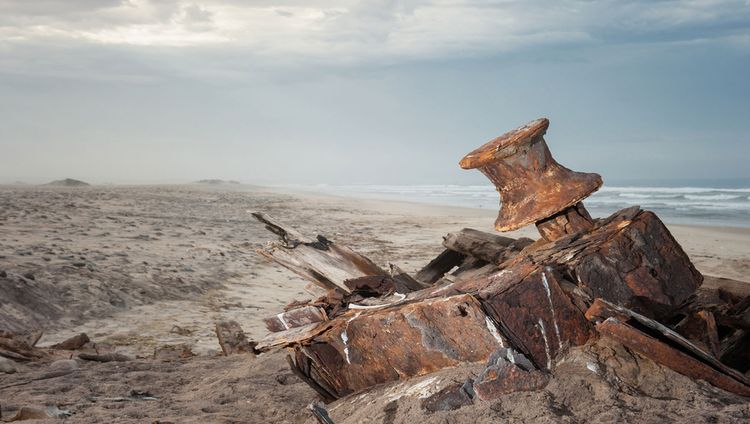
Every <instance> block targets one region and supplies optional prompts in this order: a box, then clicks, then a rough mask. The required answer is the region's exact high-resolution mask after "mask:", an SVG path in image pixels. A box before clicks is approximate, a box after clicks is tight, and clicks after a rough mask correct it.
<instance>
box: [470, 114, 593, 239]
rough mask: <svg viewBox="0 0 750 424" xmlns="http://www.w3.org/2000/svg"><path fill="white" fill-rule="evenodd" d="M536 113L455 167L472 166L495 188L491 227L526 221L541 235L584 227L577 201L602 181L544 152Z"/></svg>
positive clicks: (542, 126) (587, 224)
mask: <svg viewBox="0 0 750 424" xmlns="http://www.w3.org/2000/svg"><path fill="white" fill-rule="evenodd" d="M547 127H549V120H548V119H546V118H540V119H537V120H536V121H532V122H530V123H528V124H526V125H524V126H521V127H518V128H516V129H514V130H512V131H509V132H507V133H505V134H503V135H501V136H500V137H497V138H495V139H494V140H491V141H489V142H488V143H486V144H484V145H483V146H481V147H479V148H478V149H476V150H474V151H473V152H471V153H469V154H468V155H466V156H465V157H464V158H463V159H461V162H460V163H459V164H460V165H461V168H464V169H474V168H478V169H479V170H480V171H481V172H482V173H483V174H484V175H486V176H487V178H489V179H490V181H492V183H493V184H494V185H495V187H497V191H498V192H499V193H500V199H501V201H502V206H501V208H500V213H499V214H498V217H497V220H496V221H495V229H496V230H498V231H511V230H515V229H517V228H521V227H523V226H524V225H527V224H530V223H532V222H534V223H536V226H537V229H538V230H539V233H540V234H541V235H542V237H544V238H545V239H546V240H550V241H551V240H555V239H557V238H560V237H562V236H564V235H566V234H572V233H576V232H578V231H582V230H587V229H589V228H591V227H592V226H593V221H592V219H591V216H590V215H589V213H588V212H587V211H586V208H584V206H583V204H582V203H580V202H581V201H582V200H583V199H585V198H586V197H588V196H589V195H591V193H593V192H595V191H596V190H598V189H599V187H601V185H602V177H601V176H599V174H594V173H583V172H575V171H571V170H570V169H568V168H566V167H564V166H562V165H560V164H559V163H557V162H556V161H555V159H554V158H553V157H552V154H550V151H549V148H548V147H547V143H546V142H545V141H544V137H543V136H544V133H545V132H546V131H547Z"/></svg>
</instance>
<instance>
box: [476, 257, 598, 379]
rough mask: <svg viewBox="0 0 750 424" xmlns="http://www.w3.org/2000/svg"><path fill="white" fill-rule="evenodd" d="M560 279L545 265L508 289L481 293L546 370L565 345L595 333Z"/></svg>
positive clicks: (507, 329) (518, 343)
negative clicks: (562, 286)
mask: <svg viewBox="0 0 750 424" xmlns="http://www.w3.org/2000/svg"><path fill="white" fill-rule="evenodd" d="M558 279H559V276H558V274H557V272H555V271H554V270H553V269H552V268H549V267H546V268H542V269H539V270H537V271H536V272H534V273H532V274H530V275H528V276H527V277H525V278H524V279H523V280H522V281H521V282H520V283H517V284H516V285H514V286H512V287H511V288H509V289H507V290H505V291H502V292H499V293H497V292H493V291H491V290H489V289H488V290H485V291H483V292H482V294H481V296H482V303H483V304H484V305H485V306H486V307H487V308H488V310H489V312H490V314H491V315H492V317H493V318H494V319H495V320H496V321H497V322H499V323H500V327H501V328H502V330H503V333H504V334H506V335H507V336H508V338H509V339H510V342H511V344H512V345H513V346H514V347H516V348H518V349H520V350H521V351H522V352H523V353H524V354H525V355H526V356H528V357H529V358H530V359H531V360H532V361H533V362H534V363H535V364H536V365H537V367H539V368H541V369H545V370H549V369H551V368H552V367H553V363H554V359H555V357H556V356H557V354H558V353H560V352H561V351H562V350H563V349H564V348H565V347H566V346H579V345H582V344H584V343H586V341H587V340H588V339H589V338H590V337H591V336H592V335H593V334H594V332H593V329H592V328H591V325H590V323H589V322H588V321H587V320H586V318H585V317H584V315H583V313H582V312H581V311H580V310H579V309H578V308H576V307H575V306H574V305H573V303H572V302H571V301H570V299H569V298H568V296H567V295H566V294H565V292H564V291H563V290H562V289H561V288H560V285H559V283H558Z"/></svg>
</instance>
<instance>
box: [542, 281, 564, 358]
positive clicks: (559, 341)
mask: <svg viewBox="0 0 750 424" xmlns="http://www.w3.org/2000/svg"><path fill="white" fill-rule="evenodd" d="M542 284H544V289H545V290H547V299H548V300H549V309H550V311H551V312H552V323H554V324H555V335H556V336H557V348H558V349H562V338H560V327H558V326H557V317H556V316H555V306H554V305H553V304H552V292H551V291H550V289H549V282H548V281H547V274H545V273H544V271H542Z"/></svg>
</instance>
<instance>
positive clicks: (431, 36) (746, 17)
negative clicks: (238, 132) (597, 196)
mask: <svg viewBox="0 0 750 424" xmlns="http://www.w3.org/2000/svg"><path fill="white" fill-rule="evenodd" d="M749 9H750V8H748V7H747V1H746V0H740V1H732V0H727V1H720V0H688V1H677V0H666V1H652V0H649V1H646V0H635V1H634V0H631V1H615V0H601V1H583V0H555V1H553V0H546V1H536V2H531V1H527V0H496V1H489V2H487V1H474V0H410V1H395V0H370V1H351V0H305V1H300V0H286V1H239V0H223V1H222V0H207V1H200V2H198V1H190V0H186V1H185V0H158V1H157V0H120V1H116V0H104V1H102V0H59V1H55V0H37V1H24V0H18V1H9V0H0V52H2V53H3V55H5V56H6V58H5V59H0V72H3V71H5V72H14V71H15V72H17V71H19V70H22V69H23V68H24V64H25V65H26V66H27V68H26V70H27V71H28V70H29V69H28V66H31V65H33V63H31V62H29V61H28V60H27V59H24V57H27V56H28V55H29V54H28V52H29V51H30V50H31V51H32V54H33V51H34V50H35V49H38V51H39V53H42V52H47V51H49V50H50V49H51V50H55V51H57V52H65V51H66V50H67V49H73V50H75V51H80V49H82V48H83V49H86V48H90V49H94V50H101V49H103V48H104V49H111V50H112V51H117V52H120V53H126V52H128V51H130V50H129V49H128V48H129V47H130V46H135V47H139V48H141V50H137V53H135V54H144V53H143V50H142V48H147V49H151V50H152V51H153V52H155V53H157V52H158V53H161V52H164V51H170V52H172V54H174V55H177V56H181V55H182V56H195V55H203V56H204V57H214V58H216V57H219V58H220V59H223V60H219V61H218V62H222V63H226V64H227V65H228V66H229V67H228V68H227V69H225V71H227V72H230V73H231V71H232V66H231V63H232V60H227V59H231V58H238V59H237V63H247V62H251V63H252V64H253V66H287V67H290V66H291V67H297V66H299V65H300V64H301V63H302V64H305V63H306V64H326V65H337V64H338V65H370V64H391V63H398V62H401V61H415V60H425V59H427V60H432V59H439V60H450V59H453V58H466V57H482V56H488V55H497V54H503V53H507V52H514V51H519V50H523V49H545V48H548V49H560V48H575V47H579V46H591V45H593V46H597V45H602V44H611V43H661V42H691V41H695V40H706V39H708V40H712V39H721V38H727V39H732V40H735V43H736V40H743V39H744V38H743V37H745V36H746V34H747V31H748V29H750V10H749ZM743 45H744V43H743ZM145 54H148V53H145ZM63 56H64V55H63ZM8 57H10V58H8ZM172 58H174V57H172ZM198 62H199V61H198ZM60 65H61V66H60V68H61V71H63V70H64V68H65V66H66V64H65V63H61V64H60ZM37 71H38V70H37Z"/></svg>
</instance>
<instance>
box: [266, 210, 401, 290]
mask: <svg viewBox="0 0 750 424" xmlns="http://www.w3.org/2000/svg"><path fill="white" fill-rule="evenodd" d="M252 215H253V216H254V217H255V218H256V219H257V220H258V221H260V222H262V223H263V224H265V226H266V228H267V229H268V230H269V231H271V232H273V233H274V234H276V235H278V236H279V238H280V241H279V242H270V243H269V244H268V245H267V246H266V247H265V248H263V249H258V250H257V252H258V253H259V254H261V255H262V256H264V257H266V258H268V259H271V260H273V261H276V262H277V263H279V264H280V265H282V266H284V267H285V268H287V269H289V270H291V271H293V272H295V273H296V274H298V275H300V276H302V277H303V278H305V279H307V280H309V281H312V282H313V283H315V284H318V285H320V286H321V287H324V288H326V289H333V288H337V289H339V290H342V291H344V292H345V293H349V289H348V288H347V287H346V285H345V284H344V281H346V280H351V279H354V278H358V277H364V276H370V275H388V273H387V272H386V271H384V270H383V269H381V268H380V267H379V266H377V265H375V263H374V262H372V261H371V260H370V259H368V258H367V257H365V256H363V255H361V254H359V253H357V252H355V251H354V250H352V249H350V248H349V247H347V246H344V245H340V244H337V243H334V242H332V241H330V240H328V239H327V238H325V237H323V236H320V235H319V236H317V238H316V239H314V240H313V239H310V238H308V237H306V236H304V235H302V234H301V233H299V232H298V231H296V230H294V229H293V228H290V227H287V226H284V225H282V224H280V223H279V222H277V221H275V220H273V219H272V218H270V217H269V216H268V215H266V214H264V213H261V212H254V213H253V214H252Z"/></svg>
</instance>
